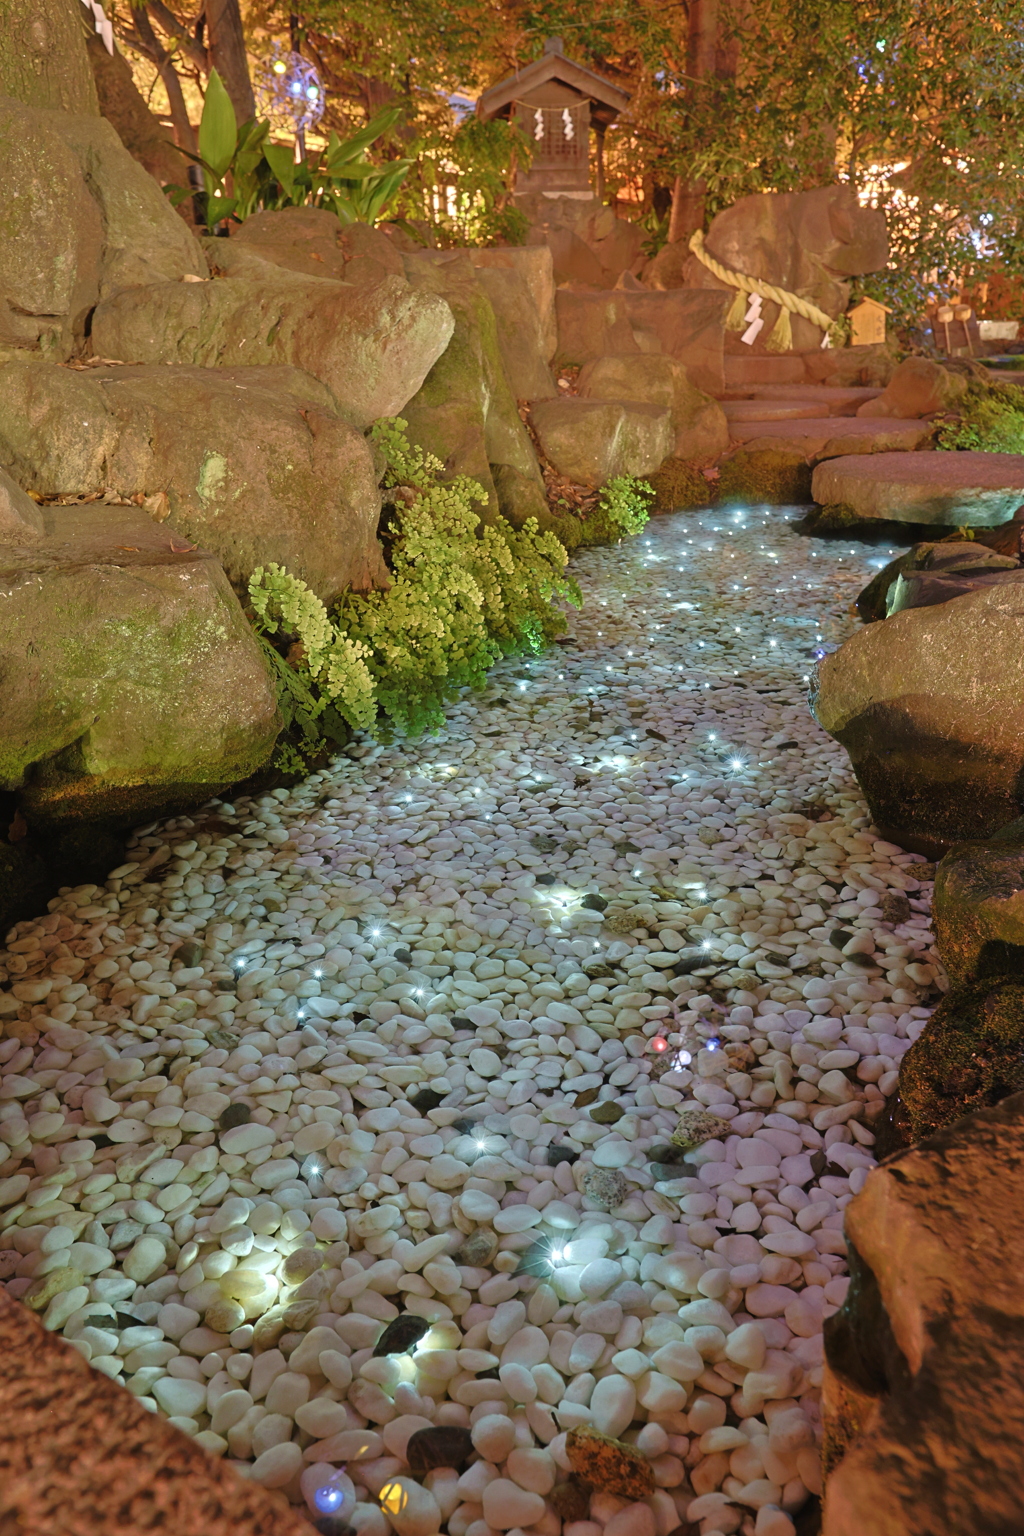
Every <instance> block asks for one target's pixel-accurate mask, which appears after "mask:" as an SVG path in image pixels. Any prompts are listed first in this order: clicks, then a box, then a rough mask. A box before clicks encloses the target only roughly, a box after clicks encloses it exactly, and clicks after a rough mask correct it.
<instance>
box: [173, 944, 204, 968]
mask: <svg viewBox="0 0 1024 1536" xmlns="http://www.w3.org/2000/svg"><path fill="white" fill-rule="evenodd" d="M202 958H203V946H202V944H201V943H200V942H199V940H198V939H182V941H181V943H180V944H179V945H178V947H177V949H176V950H175V951H174V959H175V960H180V961H181V963H182V965H184V966H186V967H187V968H188V969H189V970H191V969H192V967H193V966H195V965H198V964H199V962H200V960H202Z"/></svg>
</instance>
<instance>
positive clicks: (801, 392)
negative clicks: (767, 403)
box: [750, 384, 882, 416]
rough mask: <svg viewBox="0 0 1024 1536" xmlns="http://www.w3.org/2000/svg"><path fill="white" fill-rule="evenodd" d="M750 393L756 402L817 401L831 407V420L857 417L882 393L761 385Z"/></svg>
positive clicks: (861, 387)
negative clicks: (859, 410)
mask: <svg viewBox="0 0 1024 1536" xmlns="http://www.w3.org/2000/svg"><path fill="white" fill-rule="evenodd" d="M750 393H751V395H752V396H753V398H754V399H756V400H775V401H783V400H813V401H814V402H815V404H818V405H827V406H828V413H829V415H830V416H855V415H856V414H857V407H858V406H859V405H863V404H864V402H865V400H874V399H875V398H876V397H877V396H878V395H880V394H882V390H881V389H879V388H878V387H877V386H875V385H871V384H758V385H756V386H755V387H754V388H753V389H752V390H751V391H750ZM813 414H816V413H815V412H811V411H808V412H807V415H808V416H810V415H813Z"/></svg>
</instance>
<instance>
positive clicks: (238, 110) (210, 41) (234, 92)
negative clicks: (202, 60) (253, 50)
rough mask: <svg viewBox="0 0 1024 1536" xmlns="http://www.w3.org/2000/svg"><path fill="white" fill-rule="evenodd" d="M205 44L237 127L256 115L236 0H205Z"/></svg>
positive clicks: (212, 67) (240, 16) (254, 99)
mask: <svg viewBox="0 0 1024 1536" xmlns="http://www.w3.org/2000/svg"><path fill="white" fill-rule="evenodd" d="M206 46H207V51H208V53H209V56H210V68H211V69H215V70H216V71H217V73H218V74H219V75H220V77H221V79H222V80H223V81H224V85H225V88H226V90H227V93H228V95H229V96H230V97H231V105H232V106H233V107H234V109H235V116H236V117H237V119H238V124H239V127H241V125H242V124H243V123H247V122H248V121H249V119H250V118H252V117H255V116H256V98H255V96H254V95H253V91H252V81H251V79H250V78H249V60H248V57H247V55H246V51H245V35H244V33H243V31H242V13H241V11H240V10H239V5H238V0H206Z"/></svg>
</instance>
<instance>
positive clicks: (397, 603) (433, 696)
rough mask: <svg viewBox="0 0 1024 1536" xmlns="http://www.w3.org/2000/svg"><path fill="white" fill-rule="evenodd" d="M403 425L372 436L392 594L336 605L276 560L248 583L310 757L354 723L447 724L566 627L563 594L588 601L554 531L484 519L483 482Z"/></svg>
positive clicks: (297, 740) (385, 728)
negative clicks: (444, 475) (494, 671)
mask: <svg viewBox="0 0 1024 1536" xmlns="http://www.w3.org/2000/svg"><path fill="white" fill-rule="evenodd" d="M405 432H406V423H405V422H404V421H402V420H401V419H399V418H395V419H389V420H384V421H381V422H378V423H377V424H376V425H375V427H374V428H373V431H372V434H371V436H372V439H373V442H374V444H375V446H376V448H377V450H378V453H379V454H380V455H381V457H382V459H383V460H384V462H385V465H386V467H385V470H384V477H383V478H384V485H385V495H386V499H387V500H389V501H390V505H391V508H392V511H391V522H390V527H389V529H388V533H389V534H390V538H391V544H390V549H391V565H392V571H393V577H394V579H393V582H392V585H391V587H390V588H389V589H388V590H387V591H384V592H371V593H369V594H366V595H361V594H357V593H349V594H347V595H346V596H345V597H344V598H343V599H342V601H341V602H340V603H339V605H338V607H337V608H336V609H335V611H334V613H333V614H329V613H328V612H327V610H326V608H325V607H324V605H323V603H322V602H321V601H320V599H319V598H318V597H317V596H316V595H315V593H313V592H311V591H310V589H309V588H308V587H307V586H306V585H305V583H304V582H302V581H300V580H298V578H296V577H294V576H292V575H290V574H289V573H288V572H287V571H285V570H283V569H282V568H281V567H280V566H276V565H269V566H266V567H260V569H259V570H257V571H255V572H254V573H253V576H252V579H251V581H250V583H249V598H250V602H251V605H252V614H253V622H254V624H255V627H256V631H257V634H258V635H259V637H260V640H261V643H262V645H263V646H264V649H265V650H266V653H267V656H268V659H269V660H270V663H271V666H272V667H273V668H274V672H275V676H276V678H277V681H278V692H279V697H280V701H281V710H282V714H283V716H284V719H285V722H286V727H287V729H288V731H289V733H290V737H291V741H290V742H289V743H288V750H290V751H293V752H294V751H296V750H297V751H299V752H300V753H302V754H303V755H304V756H306V757H307V758H308V757H313V756H315V755H316V754H317V753H318V752H319V751H321V750H323V748H324V746H325V745H326V744H327V743H328V742H331V741H333V742H343V741H345V740H346V739H347V737H348V734H349V730H350V729H363V730H374V731H376V732H377V733H378V734H385V735H386V734H387V733H388V732H389V731H391V730H392V729H395V728H397V729H399V730H402V731H404V732H406V733H408V734H410V735H416V734H420V733H422V732H423V731H427V730H436V729H438V728H439V727H440V726H441V725H442V724H443V721H444V706H445V704H446V703H448V702H449V701H450V700H451V699H453V698H454V697H455V696H456V694H457V693H458V692H459V690H460V689H462V688H465V687H475V688H480V687H482V686H483V685H484V683H485V681H486V677H487V672H488V670H489V668H490V667H492V666H493V665H494V663H495V662H496V661H498V660H499V659H500V658H501V657H502V656H509V655H516V654H523V653H537V652H539V651H540V650H541V649H543V647H544V645H545V644H547V643H548V642H549V641H550V640H551V639H553V638H554V636H555V635H557V634H559V633H561V631H562V630H564V629H565V618H564V616H563V614H562V613H561V612H560V611H559V609H558V608H557V607H555V606H554V604H555V599H557V598H562V599H565V600H566V601H568V602H570V603H572V604H573V605H574V606H576V607H579V606H580V603H581V601H582V599H581V596H580V592H579V588H578V586H577V584H576V583H575V582H574V581H573V580H572V579H571V578H569V577H567V576H566V574H565V566H566V563H567V559H568V556H567V555H566V552H565V549H564V548H563V547H562V545H561V544H560V543H559V541H558V540H557V539H556V538H555V536H554V535H553V534H551V533H541V532H540V530H539V528H538V525H537V522H536V520H535V519H530V520H529V521H528V522H527V523H525V524H524V526H523V527H522V528H521V529H518V530H517V529H513V528H511V527H503V528H501V529H498V528H490V527H485V528H483V529H481V528H480V518H479V515H478V513H477V512H476V511H475V510H474V508H475V506H478V505H480V504H482V503H485V502H486V500H487V495H486V492H485V491H484V490H483V489H482V487H481V486H480V485H478V484H477V482H476V481H474V480H469V479H467V478H466V477H465V476H459V477H458V478H457V479H455V480H452V481H450V482H448V483H446V484H444V483H441V482H439V480H438V478H437V477H438V474H439V472H440V470H441V465H440V463H439V462H438V460H437V459H435V458H433V456H432V455H430V454H426V453H424V452H423V451H422V450H421V449H420V448H416V447H412V446H410V444H409V442H408V439H407V438H406V435H405ZM388 491H391V492H393V495H392V496H391V497H390V498H388V497H387V492H388ZM272 642H273V643H272Z"/></svg>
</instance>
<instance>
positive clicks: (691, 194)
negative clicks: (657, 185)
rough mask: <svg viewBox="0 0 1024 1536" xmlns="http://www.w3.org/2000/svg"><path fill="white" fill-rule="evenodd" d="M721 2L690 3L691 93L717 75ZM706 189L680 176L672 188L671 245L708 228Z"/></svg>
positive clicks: (688, 58)
mask: <svg viewBox="0 0 1024 1536" xmlns="http://www.w3.org/2000/svg"><path fill="white" fill-rule="evenodd" d="M718 8H719V0H690V26H689V38H688V41H687V50H686V68H687V74H688V75H689V76H690V82H691V83H690V86H689V89H690V90H691V91H693V90H699V89H700V86H699V83H698V84H694V83H693V82H700V81H701V80H707V79H708V78H709V77H710V76H711V75H713V74H714V73H715V62H716V52H717V47H718ZM705 194H706V188H705V185H704V182H703V181H701V180H696V181H688V180H686V179H685V178H684V177H682V176H677V177H676V179H675V185H674V186H673V188H672V215H671V217H670V219H669V225H668V238H669V243H670V244H673V243H675V242H676V241H684V242H685V241H687V240H689V238H690V236H691V235H692V234H693V232H694V230H695V229H703V227H704V199H705Z"/></svg>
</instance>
